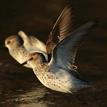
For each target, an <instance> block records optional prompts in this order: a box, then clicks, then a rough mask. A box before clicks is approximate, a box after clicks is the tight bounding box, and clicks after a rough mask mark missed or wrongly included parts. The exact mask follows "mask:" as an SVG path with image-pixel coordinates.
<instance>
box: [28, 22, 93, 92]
mask: <svg viewBox="0 0 107 107" xmlns="http://www.w3.org/2000/svg"><path fill="white" fill-rule="evenodd" d="M94 25H95V23H94V22H88V23H86V24H85V25H83V26H82V27H80V28H78V29H77V30H75V31H74V32H73V33H71V34H70V35H69V36H67V37H66V38H64V39H63V40H62V41H60V42H59V43H58V44H57V46H56V47H55V48H54V49H53V52H52V57H51V60H50V62H44V61H43V60H42V57H43V56H42V54H40V53H35V54H34V55H33V56H32V58H31V59H30V60H28V61H27V63H28V64H29V65H30V66H31V67H32V69H33V71H34V73H35V75H36V76H37V78H38V79H39V80H40V82H41V83H42V84H43V85H44V86H46V87H48V88H50V89H52V90H55V91H60V92H65V93H72V92H74V91H77V90H79V89H81V88H84V87H88V86H89V85H88V82H87V81H84V80H82V79H81V78H80V77H79V74H78V72H77V70H76V69H73V66H72V64H73V63H74V62H75V56H76V51H77V48H78V44H80V43H81V42H82V38H84V37H85V36H86V35H87V33H88V31H89V30H90V29H91V28H92V27H93V26H94Z"/></svg>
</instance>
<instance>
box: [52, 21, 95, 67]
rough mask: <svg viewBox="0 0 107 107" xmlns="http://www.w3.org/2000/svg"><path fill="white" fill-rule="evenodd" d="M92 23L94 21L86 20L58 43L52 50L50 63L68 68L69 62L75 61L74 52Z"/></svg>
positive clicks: (93, 23)
mask: <svg viewBox="0 0 107 107" xmlns="http://www.w3.org/2000/svg"><path fill="white" fill-rule="evenodd" d="M94 25H95V22H88V23H86V24H85V25H83V26H81V27H80V28H78V29H77V30H75V31H74V32H72V33H71V34H70V35H69V36H67V37H66V38H65V39H63V40H62V41H61V42H60V43H58V45H57V46H56V47H55V48H54V50H53V55H52V58H51V61H50V64H51V65H57V66H59V67H62V68H64V69H68V68H70V67H71V64H73V63H74V62H75V56H76V52H77V49H78V47H79V46H80V44H81V42H82V40H83V38H84V37H85V36H86V35H87V33H88V31H89V30H90V29H91V28H92V27H93V26H94Z"/></svg>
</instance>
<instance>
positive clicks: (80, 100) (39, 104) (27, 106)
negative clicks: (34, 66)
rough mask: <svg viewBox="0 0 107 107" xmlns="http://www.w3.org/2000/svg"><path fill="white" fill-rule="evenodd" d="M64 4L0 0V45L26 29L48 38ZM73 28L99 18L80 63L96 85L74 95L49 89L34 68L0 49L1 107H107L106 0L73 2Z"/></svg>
mask: <svg viewBox="0 0 107 107" xmlns="http://www.w3.org/2000/svg"><path fill="white" fill-rule="evenodd" d="M66 3H67V1H65V0H46V1H45V0H44V1H43V0H0V46H3V45H4V40H5V38H6V37H8V36H10V35H12V34H17V32H18V31H19V30H23V31H25V32H26V33H27V34H32V35H35V36H36V37H38V38H39V39H41V40H43V41H44V42H45V41H46V40H47V37H48V36H47V35H48V34H49V32H50V30H51V28H52V25H53V23H54V22H55V20H56V18H57V17H58V15H59V14H60V12H61V11H62V9H63V8H64V6H65V5H66ZM72 6H73V11H74V16H75V22H74V23H75V24H74V25H75V27H77V26H80V25H81V24H83V23H85V22H87V21H90V20H97V21H98V25H97V26H96V28H95V29H93V30H92V31H91V32H90V33H89V36H88V38H87V40H86V41H85V43H84V44H83V46H82V47H81V48H80V49H79V51H78V54H77V59H76V64H77V65H78V69H79V72H80V73H81V75H82V76H83V77H84V78H85V79H88V80H90V81H92V82H93V84H94V86H93V88H90V89H85V90H81V91H79V92H77V93H75V94H74V95H66V94H62V93H57V92H54V91H51V90H49V89H47V88H45V87H44V86H43V85H41V83H39V81H38V80H37V79H36V77H35V75H34V74H33V72H32V70H30V69H26V68H23V67H21V66H20V65H19V64H18V63H17V62H16V61H14V59H12V57H11V56H10V55H9V53H8V51H7V50H5V49H0V107H106V106H107V12H106V11H107V0H72Z"/></svg>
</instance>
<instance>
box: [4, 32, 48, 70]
mask: <svg viewBox="0 0 107 107" xmlns="http://www.w3.org/2000/svg"><path fill="white" fill-rule="evenodd" d="M19 34H20V35H21V36H18V35H12V36H9V37H7V38H6V40H5V47H7V48H8V50H9V54H10V55H11V56H12V57H13V58H14V59H15V60H16V61H17V62H19V63H20V64H23V63H24V62H26V61H27V60H28V59H30V58H31V55H32V54H33V52H40V53H42V54H43V55H44V57H45V58H46V59H47V54H46V46H45V44H44V43H43V42H41V41H40V40H38V39H37V38H36V37H34V36H29V37H28V36H27V35H26V34H25V33H24V32H23V31H20V32H19ZM25 44H26V45H25ZM29 45H31V47H32V48H30V49H31V50H30V49H29ZM38 46H40V48H38ZM23 65H24V66H25V67H28V68H31V67H30V66H29V65H28V64H23Z"/></svg>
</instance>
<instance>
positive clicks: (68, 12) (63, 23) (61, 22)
mask: <svg viewBox="0 0 107 107" xmlns="http://www.w3.org/2000/svg"><path fill="white" fill-rule="evenodd" d="M72 26H73V12H72V7H71V5H67V6H66V7H65V8H64V9H63V11H62V12H61V14H60V16H59V17H58V19H57V20H56V22H55V24H54V26H53V28H52V31H51V32H50V34H49V38H48V40H47V43H46V48H47V53H51V52H52V50H53V48H54V47H55V45H56V44H57V43H58V42H59V41H61V40H62V39H64V38H65V37H66V36H67V35H68V34H69V33H71V32H72V29H73V27H72Z"/></svg>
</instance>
